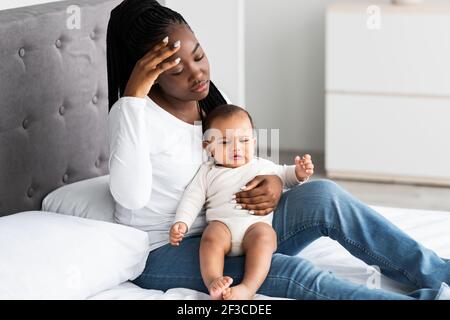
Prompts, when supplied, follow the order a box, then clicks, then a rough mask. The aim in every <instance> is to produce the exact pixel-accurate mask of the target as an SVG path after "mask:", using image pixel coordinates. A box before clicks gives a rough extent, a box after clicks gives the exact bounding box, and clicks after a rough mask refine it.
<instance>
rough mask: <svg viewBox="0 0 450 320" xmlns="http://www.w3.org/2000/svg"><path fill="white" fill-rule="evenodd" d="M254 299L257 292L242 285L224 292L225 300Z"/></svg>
mask: <svg viewBox="0 0 450 320" xmlns="http://www.w3.org/2000/svg"><path fill="white" fill-rule="evenodd" d="M254 297H255V292H253V291H252V290H251V289H250V288H249V287H247V286H246V285H245V284H242V283H241V284H238V285H237V286H234V287H231V288H226V289H225V290H224V291H223V299H224V300H253V298H254Z"/></svg>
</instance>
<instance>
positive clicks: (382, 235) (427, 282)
mask: <svg viewBox="0 0 450 320" xmlns="http://www.w3.org/2000/svg"><path fill="white" fill-rule="evenodd" d="M273 225H274V228H275V230H276V231H277V235H278V251H277V252H279V253H283V254H287V255H296V254H298V253H299V252H300V251H301V250H302V249H303V248H304V247H306V246H307V245H308V244H310V243H311V242H312V241H314V240H316V239H317V238H319V237H322V236H329V237H330V238H332V239H334V240H337V241H338V242H339V243H340V244H341V245H342V246H344V247H345V248H346V249H347V250H348V251H349V252H350V253H351V254H353V255H354V256H355V257H357V258H360V259H361V260H363V261H365V262H366V263H367V264H369V265H376V266H379V268H380V270H381V271H382V272H383V274H385V275H386V276H388V277H390V278H392V279H394V280H396V281H399V282H401V283H404V284H406V285H409V286H412V287H415V288H417V289H420V288H432V289H439V288H440V287H441V284H442V282H447V283H448V281H449V279H450V264H449V262H448V261H447V260H444V259H442V258H440V257H439V256H437V255H436V253H434V252H433V251H431V250H429V249H427V248H425V247H423V246H422V245H421V244H419V243H418V242H417V241H415V240H414V239H412V238H411V237H409V236H408V235H407V234H406V233H404V232H403V231H402V230H400V229H399V228H397V227H396V226H395V225H393V224H392V223H391V222H390V221H389V220H387V219H385V218H384V217H383V216H381V215H380V214H379V213H377V212H376V211H375V210H373V209H372V208H370V207H368V206H367V205H365V204H364V203H362V202H361V201H359V200H357V199H356V198H354V197H353V196H352V195H350V194H349V193H348V192H346V191H345V190H344V189H342V188H341V187H339V186H338V185H337V184H336V183H334V182H332V181H330V180H315V181H311V182H308V183H305V184H302V185H299V186H297V187H295V188H293V189H291V190H289V191H287V192H285V193H284V194H283V196H282V198H281V200H280V202H279V204H278V207H277V210H276V211H275V214H274V221H273Z"/></svg>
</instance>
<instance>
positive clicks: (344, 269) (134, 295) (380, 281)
mask: <svg viewBox="0 0 450 320" xmlns="http://www.w3.org/2000/svg"><path fill="white" fill-rule="evenodd" d="M372 208H374V209H375V210H376V211H378V212H379V213H381V214H382V215H383V216H385V217H386V218H387V219H389V220H390V221H392V222H393V223H394V224H396V225H397V226H398V227H399V228H401V229H402V230H403V231H405V232H406V233H408V234H409V235H410V236H412V237H413V238H415V239H416V240H418V241H420V242H421V243H422V244H423V245H424V246H425V247H428V248H430V249H433V250H434V251H435V252H436V253H437V254H438V255H440V256H441V257H443V258H450V212H444V211H428V210H413V209H401V208H389V207H379V206H372ZM299 256H301V257H303V258H305V259H308V260H309V261H311V262H313V263H314V265H316V266H318V267H321V268H323V269H325V270H329V271H331V272H333V273H334V274H335V275H336V276H339V277H341V278H344V279H348V280H350V281H353V282H355V283H360V284H365V285H368V286H369V287H374V286H378V285H380V286H381V288H383V289H386V290H391V291H394V292H407V291H409V290H410V289H409V288H406V287H404V286H401V285H399V284H398V283H396V282H394V281H392V280H390V279H388V278H386V277H385V276H383V275H380V274H379V272H378V271H377V270H376V269H374V268H372V267H369V266H367V265H366V264H365V263H364V262H362V261H361V260H359V259H357V258H355V257H353V256H352V255H350V254H349V253H348V252H347V251H346V250H345V249H344V248H342V247H341V246H340V245H339V243H337V242H335V241H333V240H331V239H329V238H326V237H322V238H320V239H318V240H316V241H315V242H313V243H312V244H311V245H309V246H308V247H307V248H305V249H304V250H303V251H302V252H301V253H300V254H299ZM90 299H94V300H104V299H108V300H109V299H113V300H114V299H118V300H122V299H132V300H146V299H147V300H156V299H161V300H172V299H173V300H191V299H193V300H205V299H209V296H208V295H206V294H204V293H201V292H198V291H194V290H190V289H185V288H175V289H170V290H168V291H166V292H163V291H159V290H147V289H142V288H139V287H138V286H136V285H134V284H133V283H131V282H125V283H123V284H121V285H119V286H117V287H114V288H111V289H109V290H106V291H104V292H101V293H99V294H97V295H95V296H92V297H91V298H90ZM256 299H259V300H261V299H275V298H273V297H267V296H263V295H257V296H256Z"/></svg>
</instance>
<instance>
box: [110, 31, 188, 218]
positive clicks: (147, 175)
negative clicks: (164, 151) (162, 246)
mask: <svg viewBox="0 0 450 320" xmlns="http://www.w3.org/2000/svg"><path fill="white" fill-rule="evenodd" d="M168 43H169V38H168V37H166V38H164V39H163V40H162V41H161V43H159V44H157V45H156V46H154V47H153V48H152V49H150V50H149V51H148V52H147V53H146V54H145V55H144V56H143V57H142V58H141V59H139V60H138V61H137V62H136V65H135V66H134V68H133V71H132V72H131V75H130V78H129V79H128V82H127V86H126V88H125V92H124V97H122V98H121V99H119V100H118V101H117V102H116V103H115V104H114V105H113V107H112V108H111V111H110V113H109V117H108V132H109V147H110V156H109V164H108V165H109V173H110V178H109V179H110V182H109V187H110V190H111V194H112V196H113V197H114V199H115V200H116V201H117V202H118V203H119V204H120V205H121V206H122V207H124V208H127V209H131V210H136V209H140V208H142V207H144V206H145V205H146V204H147V202H148V201H149V200H150V195H151V190H152V165H151V162H150V145H151V141H149V136H150V135H149V134H148V128H147V127H146V125H147V124H146V117H145V108H146V104H147V101H146V96H147V94H148V93H149V92H150V89H151V87H152V86H153V84H154V83H155V81H156V79H157V78H158V76H159V75H160V74H161V73H163V72H165V71H167V70H169V69H171V68H173V67H174V66H176V65H177V64H178V63H179V62H180V59H179V58H178V59H175V60H171V61H166V62H164V61H165V60H166V59H167V58H169V57H171V56H172V55H173V54H174V53H175V52H177V51H178V50H179V49H180V41H177V42H175V43H174V44H173V45H172V46H167V45H168Z"/></svg>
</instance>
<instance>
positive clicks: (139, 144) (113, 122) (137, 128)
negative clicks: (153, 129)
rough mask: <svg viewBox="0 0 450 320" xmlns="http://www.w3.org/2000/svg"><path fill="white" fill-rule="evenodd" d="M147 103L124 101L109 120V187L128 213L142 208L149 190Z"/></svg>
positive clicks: (144, 101) (115, 105)
mask: <svg viewBox="0 0 450 320" xmlns="http://www.w3.org/2000/svg"><path fill="white" fill-rule="evenodd" d="M146 103H147V102H146V100H145V99H142V98H135V97H123V98H121V99H119V100H118V101H117V102H116V103H115V104H114V106H113V107H112V108H111V112H110V113H109V116H108V133H109V135H108V137H109V149H110V156H109V164H108V165H109V174H110V176H109V179H110V181H109V187H110V191H111V194H112V196H113V197H114V199H115V200H116V201H117V202H118V203H119V204H120V205H121V206H123V207H124V208H127V209H130V210H136V209H140V208H142V207H144V206H145V205H146V204H147V202H148V201H149V199H150V194H151V188H152V165H151V162H150V150H149V148H150V147H149V146H150V143H151V142H150V141H148V136H149V135H148V134H147V127H146V123H145V107H146Z"/></svg>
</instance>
